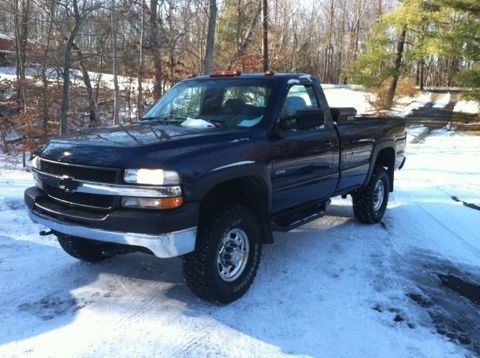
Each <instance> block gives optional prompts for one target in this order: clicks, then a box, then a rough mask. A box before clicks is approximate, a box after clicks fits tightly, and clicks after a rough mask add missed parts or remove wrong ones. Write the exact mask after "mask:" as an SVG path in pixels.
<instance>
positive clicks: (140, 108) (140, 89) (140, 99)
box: [137, 1, 145, 118]
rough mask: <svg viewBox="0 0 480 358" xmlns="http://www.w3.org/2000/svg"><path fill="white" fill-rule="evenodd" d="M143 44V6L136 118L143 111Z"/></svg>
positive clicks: (143, 11)
mask: <svg viewBox="0 0 480 358" xmlns="http://www.w3.org/2000/svg"><path fill="white" fill-rule="evenodd" d="M144 42H145V9H144V6H143V1H142V7H141V13H140V42H139V44H138V57H139V60H138V62H139V65H138V76H137V83H138V90H137V118H141V117H142V115H143V111H144V105H143V102H144V98H143V76H144V75H145V74H144V72H145V52H144Z"/></svg>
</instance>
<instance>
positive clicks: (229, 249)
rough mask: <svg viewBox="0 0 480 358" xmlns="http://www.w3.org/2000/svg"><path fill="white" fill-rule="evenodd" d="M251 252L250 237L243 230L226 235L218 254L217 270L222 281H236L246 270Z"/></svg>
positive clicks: (232, 231) (236, 230)
mask: <svg viewBox="0 0 480 358" xmlns="http://www.w3.org/2000/svg"><path fill="white" fill-rule="evenodd" d="M249 252H250V244H249V243H248V236H247V234H246V233H245V231H243V230H242V229H238V228H235V229H231V230H229V231H228V232H226V233H225V235H224V236H223V239H222V243H221V245H220V248H219V250H218V253H217V269H218V274H219V275H220V277H221V278H222V280H224V281H226V282H231V281H235V280H236V279H237V278H239V277H240V275H241V274H242V273H243V271H244V270H245V267H246V266H247V261H248V254H249Z"/></svg>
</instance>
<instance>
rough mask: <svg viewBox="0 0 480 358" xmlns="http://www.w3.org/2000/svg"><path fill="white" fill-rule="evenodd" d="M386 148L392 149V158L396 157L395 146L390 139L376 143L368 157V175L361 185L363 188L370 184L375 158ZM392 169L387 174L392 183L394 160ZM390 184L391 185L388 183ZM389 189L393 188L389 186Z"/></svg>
mask: <svg viewBox="0 0 480 358" xmlns="http://www.w3.org/2000/svg"><path fill="white" fill-rule="evenodd" d="M388 148H391V149H393V153H394V156H395V157H396V155H397V154H396V153H397V152H396V145H395V142H394V141H393V140H391V139H385V140H382V141H381V142H377V143H376V144H375V145H374V147H373V149H372V154H371V155H370V167H369V168H368V173H367V176H366V178H365V182H364V183H363V185H362V186H365V185H367V184H368V183H369V182H370V178H371V177H372V174H373V170H374V169H375V163H376V162H377V157H378V154H379V153H380V152H381V151H382V150H384V149H388ZM393 163H394V167H393V168H391V173H389V175H390V181H391V182H392V181H393V171H394V170H395V158H394V162H393ZM390 184H392V183H390ZM391 188H392V189H393V186H392V185H391Z"/></svg>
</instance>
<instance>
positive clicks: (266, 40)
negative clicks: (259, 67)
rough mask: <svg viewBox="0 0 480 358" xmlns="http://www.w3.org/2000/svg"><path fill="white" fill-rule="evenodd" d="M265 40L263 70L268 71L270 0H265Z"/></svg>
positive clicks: (263, 42)
mask: <svg viewBox="0 0 480 358" xmlns="http://www.w3.org/2000/svg"><path fill="white" fill-rule="evenodd" d="M262 17H263V19H262V20H263V21H262V28H263V41H262V50H263V71H264V72H266V71H268V67H269V64H268V0H263V14H262Z"/></svg>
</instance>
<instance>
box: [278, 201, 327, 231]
mask: <svg viewBox="0 0 480 358" xmlns="http://www.w3.org/2000/svg"><path fill="white" fill-rule="evenodd" d="M329 204H330V200H327V201H323V202H320V203H319V202H315V203H309V204H306V205H302V206H301V207H297V208H296V209H293V210H289V211H286V212H282V213H280V214H276V215H274V216H273V217H272V220H271V225H272V230H273V231H281V232H287V231H290V230H293V229H295V228H297V227H299V226H302V225H304V224H306V223H309V222H310V221H314V220H317V219H318V218H321V217H322V216H324V215H325V211H326V209H327V207H328V205H329Z"/></svg>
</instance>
